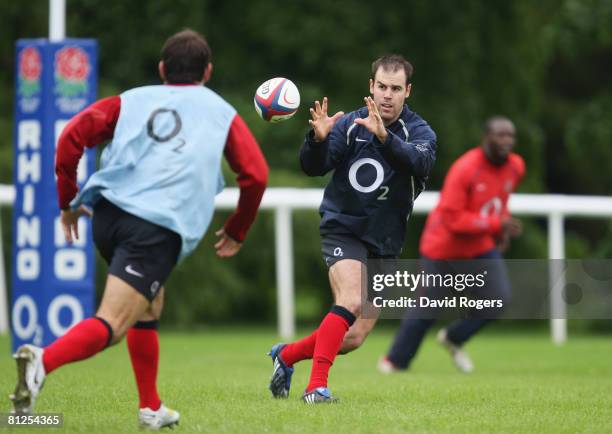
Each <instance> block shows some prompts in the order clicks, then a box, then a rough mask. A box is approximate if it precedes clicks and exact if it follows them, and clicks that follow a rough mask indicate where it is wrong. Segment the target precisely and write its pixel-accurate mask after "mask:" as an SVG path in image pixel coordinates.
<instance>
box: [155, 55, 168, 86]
mask: <svg viewBox="0 0 612 434" xmlns="http://www.w3.org/2000/svg"><path fill="white" fill-rule="evenodd" d="M157 69H158V71H159V78H161V80H162V81H163V82H164V83H166V67H165V66H164V61H163V60H160V61H159V63H158V64H157Z"/></svg>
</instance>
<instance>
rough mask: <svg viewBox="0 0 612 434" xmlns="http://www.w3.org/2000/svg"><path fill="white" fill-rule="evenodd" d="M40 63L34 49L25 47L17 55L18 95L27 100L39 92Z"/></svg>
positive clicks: (37, 52) (36, 49) (38, 53)
mask: <svg viewBox="0 0 612 434" xmlns="http://www.w3.org/2000/svg"><path fill="white" fill-rule="evenodd" d="M41 73H42V61H41V58H40V51H38V48H36V47H27V48H24V49H23V50H21V53H20V55H19V93H20V94H21V96H23V97H26V98H29V97H31V96H32V95H34V94H36V93H38V92H40V76H41Z"/></svg>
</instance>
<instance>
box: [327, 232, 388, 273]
mask: <svg viewBox="0 0 612 434" xmlns="http://www.w3.org/2000/svg"><path fill="white" fill-rule="evenodd" d="M321 252H322V253H323V260H324V261H325V264H326V265H327V267H328V268H329V267H331V266H332V265H334V264H335V263H336V262H338V261H341V260H342V259H354V260H356V261H359V262H361V263H363V264H366V265H367V263H368V258H376V259H394V258H396V256H391V255H386V256H381V255H377V254H375V253H373V252H372V251H371V250H370V249H369V247H368V245H367V244H366V243H364V242H363V241H361V240H360V239H359V238H357V237H355V236H354V235H350V234H325V235H322V236H321Z"/></svg>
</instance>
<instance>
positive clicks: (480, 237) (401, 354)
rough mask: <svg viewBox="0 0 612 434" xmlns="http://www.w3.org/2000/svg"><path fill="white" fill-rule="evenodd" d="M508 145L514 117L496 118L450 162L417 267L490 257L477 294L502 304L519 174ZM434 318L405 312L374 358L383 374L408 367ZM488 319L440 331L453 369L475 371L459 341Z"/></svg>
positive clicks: (517, 229)
mask: <svg viewBox="0 0 612 434" xmlns="http://www.w3.org/2000/svg"><path fill="white" fill-rule="evenodd" d="M514 143H515V127H514V124H513V123H512V121H510V120H509V119H507V118H505V117H501V116H496V117H492V118H490V119H489V120H488V121H487V122H486V124H485V128H484V134H483V137H482V142H481V146H479V147H477V148H474V149H471V150H470V151H468V152H466V153H465V154H464V155H462V156H461V157H460V158H459V159H458V160H457V161H455V163H454V164H453V165H452V166H451V168H450V170H449V172H448V174H447V176H446V179H445V181H444V186H443V188H442V191H441V192H440V201H439V203H438V205H437V206H436V208H435V209H434V210H433V212H432V213H431V214H430V215H429V217H428V219H427V222H426V224H425V229H424V231H423V234H422V236H421V242H420V254H421V265H422V267H423V269H424V270H425V272H426V273H444V271H448V269H446V270H443V269H444V268H445V265H444V262H442V261H444V260H451V259H487V260H489V261H487V264H488V268H487V269H488V273H489V274H488V278H487V280H486V281H487V284H486V285H485V286H484V288H483V296H486V297H487V298H497V299H501V300H504V301H506V302H507V301H508V299H509V295H510V284H509V281H508V278H507V275H506V270H505V266H504V264H503V261H502V260H501V259H502V256H501V253H502V252H503V251H505V250H506V249H507V247H508V245H509V242H510V239H511V238H512V237H516V236H518V235H519V234H520V233H521V231H522V225H521V222H520V221H519V220H517V219H515V218H513V217H511V215H510V212H509V211H508V198H509V196H510V193H511V192H513V191H514V190H515V189H516V187H517V185H518V184H519V183H520V181H521V179H522V178H523V176H524V175H525V163H524V161H523V159H522V158H521V157H520V156H519V155H517V154H515V153H513V152H512V149H513V147H514ZM436 290H437V289H436V288H428V289H427V291H428V292H426V295H429V296H432V295H434V296H436V297H438V296H439V294H441V292H438V293H437V294H436ZM421 313H422V312H421ZM419 316H420V317H419ZM434 316H435V315H434ZM434 316H431V317H422V315H419V314H415V310H408V311H407V314H406V316H405V318H404V320H403V321H402V324H401V327H400V330H399V331H398V333H397V336H396V337H395V341H394V343H393V345H392V347H391V350H390V351H389V353H388V355H387V356H386V357H384V358H382V359H381V360H380V361H379V369H380V370H381V371H382V372H386V373H388V372H392V371H395V370H404V369H407V368H408V366H409V364H410V361H411V360H412V358H413V357H414V356H415V355H416V353H417V351H418V348H419V345H420V344H421V341H422V339H423V337H424V335H425V333H426V331H427V330H428V329H429V328H430V327H431V326H432V324H433V323H434V321H435V318H434ZM490 321H491V318H490V317H489V318H482V317H481V318H470V319H462V320H458V321H456V322H454V323H453V324H451V325H450V326H449V327H448V328H447V329H442V330H440V332H439V333H438V340H439V342H440V343H441V344H442V345H444V346H445V347H446V348H447V349H448V350H449V352H450V354H451V356H452V357H453V360H454V362H455V365H456V366H457V368H459V370H461V371H463V372H471V371H472V370H473V364H472V362H471V360H470V358H469V357H468V355H467V354H466V353H465V351H463V350H462V346H463V344H465V342H467V341H468V340H469V339H470V338H471V337H472V336H474V334H476V333H477V332H478V331H479V330H480V329H481V328H482V327H484V326H485V324H487V323H488V322H490Z"/></svg>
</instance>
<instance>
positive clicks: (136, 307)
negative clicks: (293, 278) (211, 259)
mask: <svg viewBox="0 0 612 434" xmlns="http://www.w3.org/2000/svg"><path fill="white" fill-rule="evenodd" d="M210 58H211V52H210V48H209V46H208V44H207V42H206V40H205V39H204V38H203V37H202V36H201V35H200V34H198V33H196V32H194V31H192V30H185V31H182V32H180V33H177V34H175V35H173V36H171V37H170V38H169V39H168V40H167V41H166V43H165V45H164V47H163V48H162V59H161V61H160V63H159V72H160V76H161V78H162V80H163V81H164V84H163V85H159V86H146V87H140V88H136V89H132V90H129V91H127V92H124V93H122V94H121V95H119V96H112V97H108V98H104V99H102V100H100V101H98V102H96V103H94V104H92V105H91V106H89V107H88V108H86V109H85V110H83V111H82V112H81V113H79V114H78V115H77V116H75V117H74V118H73V119H72V120H71V121H70V122H69V123H68V125H67V126H66V128H65V129H64V131H63V132H62V135H61V137H60V139H59V141H58V146H57V154H56V174H57V188H58V198H59V207H60V209H61V210H62V211H61V222H62V225H63V228H64V233H65V236H66V240H67V241H68V242H69V243H70V242H72V240H73V237H76V238H78V237H79V233H78V224H77V223H78V219H79V217H81V216H83V215H91V211H92V210H93V221H92V227H93V237H94V241H95V244H96V247H97V248H98V251H99V252H100V254H101V255H102V257H103V258H104V259H105V260H106V262H107V263H108V272H109V274H108V279H107V282H106V287H105V289H104V295H103V297H102V301H101V304H100V307H99V309H98V311H97V312H96V316H95V317H93V318H88V319H86V320H84V321H81V322H80V323H78V324H77V325H75V326H74V327H72V328H71V329H70V330H69V331H68V333H66V334H65V335H64V336H62V337H60V338H59V339H57V340H56V341H55V342H53V343H52V344H51V345H49V346H47V347H46V348H39V347H35V346H33V345H23V346H21V347H20V348H19V349H18V350H17V353H16V354H15V359H16V360H17V368H18V381H17V386H16V388H15V392H14V393H13V395H12V396H11V398H12V400H13V403H14V407H15V412H17V413H31V412H32V410H33V406H34V401H35V399H36V397H37V396H38V394H39V392H40V390H41V388H42V385H43V382H44V381H45V378H46V376H47V375H48V374H50V373H51V372H52V371H54V370H55V369H57V368H59V367H61V366H63V365H65V364H67V363H71V362H75V361H78V360H83V359H86V358H88V357H91V356H93V355H95V354H97V353H98V352H100V351H103V350H104V349H105V348H106V347H108V346H109V345H113V344H115V343H117V342H119V341H120V340H121V339H122V338H123V337H124V336H127V344H128V350H129V353H130V358H131V361H132V367H133V369H134V374H135V377H136V384H137V386H138V395H139V400H140V404H139V407H140V411H139V415H138V418H139V422H140V424H141V425H142V426H143V427H145V428H151V429H159V428H161V427H164V426H172V425H175V424H177V423H178V420H179V413H178V412H176V411H174V410H171V409H169V408H168V407H166V406H165V405H164V404H163V403H162V401H161V399H160V398H159V395H158V393H157V384H156V383H157V366H158V360H159V342H158V336H157V327H158V320H159V317H160V315H161V311H162V308H163V300H164V292H165V289H164V282H165V281H166V279H167V278H168V276H169V275H170V272H171V271H172V269H173V268H174V267H175V265H176V264H177V262H178V261H179V260H181V259H183V258H185V257H186V256H187V255H188V254H189V253H190V252H191V251H193V249H195V247H196V246H197V244H198V242H199V241H200V240H201V239H202V237H203V236H204V233H205V232H206V230H207V228H208V226H209V224H210V221H211V218H212V214H213V210H214V197H215V195H216V194H217V193H218V192H220V191H221V189H222V188H223V184H224V182H223V177H222V174H221V157H222V155H224V156H225V158H226V159H227V160H228V162H229V165H230V167H231V168H232V169H233V170H234V171H235V172H237V173H238V183H239V185H240V198H239V202H238V207H237V210H236V212H235V213H234V214H232V215H231V216H230V217H229V219H228V220H227V221H226V223H225V225H224V226H223V228H222V229H220V230H218V231H217V232H216V235H218V236H219V241H218V242H217V243H216V244H215V249H216V250H217V255H218V256H219V257H222V258H225V257H230V256H233V255H235V254H236V253H237V252H238V251H239V250H240V248H241V246H242V242H243V241H244V239H245V237H246V233H247V231H248V229H249V227H250V226H251V224H252V223H253V220H254V219H255V216H256V213H257V210H258V208H259V203H260V201H261V198H262V196H263V192H264V190H265V186H266V183H267V178H268V167H267V164H266V161H265V159H264V157H263V155H262V153H261V150H260V149H259V146H258V145H257V142H256V141H255V139H254V137H253V135H252V134H251V132H250V131H249V129H248V127H247V126H246V124H245V123H244V121H243V120H242V119H241V118H240V116H239V115H237V114H236V110H234V108H233V107H232V106H231V105H230V104H228V103H227V102H226V101H225V100H224V99H223V98H221V97H220V96H219V95H217V94H216V93H215V92H213V91H212V90H210V89H208V88H206V87H204V86H203V84H204V83H206V82H207V81H208V80H209V79H210V76H211V73H212V63H210ZM109 140H110V144H108V146H107V147H106V148H105V149H104V152H103V154H102V159H101V163H100V169H99V170H98V171H97V172H96V173H94V174H93V175H92V176H91V178H90V179H89V180H88V181H87V183H86V184H85V186H84V187H83V189H82V191H81V192H80V193H79V194H78V195H77V192H78V188H77V184H76V179H77V176H76V174H77V166H78V163H79V160H80V158H81V156H82V155H83V152H84V148H85V147H92V146H95V145H97V144H100V143H102V142H105V141H109Z"/></svg>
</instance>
